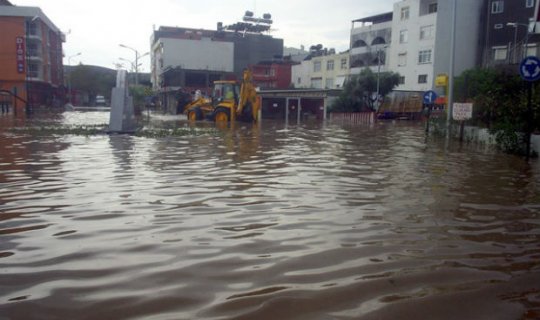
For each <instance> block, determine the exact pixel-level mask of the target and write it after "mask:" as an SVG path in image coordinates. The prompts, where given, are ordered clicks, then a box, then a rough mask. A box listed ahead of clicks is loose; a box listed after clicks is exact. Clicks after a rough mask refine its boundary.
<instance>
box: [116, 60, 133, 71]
mask: <svg viewBox="0 0 540 320" xmlns="http://www.w3.org/2000/svg"><path fill="white" fill-rule="evenodd" d="M118 60H122V61H125V62H129V64H130V65H131V71H135V70H136V67H135V62H133V61H131V60H128V59H124V58H121V57H120V58H118Z"/></svg>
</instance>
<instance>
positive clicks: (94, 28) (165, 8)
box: [10, 0, 399, 72]
mask: <svg viewBox="0 0 540 320" xmlns="http://www.w3.org/2000/svg"><path fill="white" fill-rule="evenodd" d="M10 1H11V3H13V4H14V5H18V6H36V7H40V8H41V9H42V10H43V12H44V13H45V14H46V15H47V16H48V17H49V19H51V20H52V21H53V23H54V24H55V25H56V26H57V27H58V28H60V29H61V30H62V31H63V32H64V33H66V34H67V41H66V43H64V53H65V55H66V57H65V59H64V64H68V59H67V57H69V56H73V55H75V54H77V53H78V52H81V55H80V56H78V57H73V58H71V64H78V63H79V62H82V63H83V64H89V65H99V66H103V67H108V68H114V63H117V62H122V61H120V60H119V58H120V57H122V58H124V59H128V60H132V61H133V60H135V53H134V52H133V51H131V50H128V49H125V48H121V47H120V46H119V44H125V45H127V46H130V47H132V48H134V49H136V50H138V51H139V53H140V54H143V53H146V52H148V51H149V50H150V36H151V35H152V31H153V30H154V27H155V28H156V29H157V28H159V27H160V26H178V27H187V28H201V29H210V30H215V29H216V24H217V22H218V21H221V22H223V23H224V25H228V24H232V23H234V22H237V21H240V20H241V19H242V17H243V15H244V12H245V11H246V10H250V11H253V12H254V13H255V16H257V17H259V16H262V15H263V14H264V13H270V14H271V15H272V19H273V21H274V24H273V31H272V32H271V35H272V36H274V37H276V38H281V39H283V40H284V44H285V46H287V47H295V48H299V47H300V45H304V46H305V47H306V48H309V46H311V45H314V44H322V45H323V46H324V47H327V48H335V49H336V51H338V52H339V51H344V50H347V48H348V46H349V35H350V29H351V21H352V20H354V19H358V18H363V17H367V16H371V15H375V14H380V13H384V12H389V11H392V9H393V3H394V2H397V1H399V0H335V1H328V0H324V1H322V0H320V1H319V0H311V1H309V0H288V1H283V0H190V1H188V0H151V1H143V0H91V1H77V0H10ZM142 63H143V65H142V67H141V71H145V72H148V71H149V58H148V56H147V57H145V58H143V59H142ZM126 68H128V65H127V63H126Z"/></svg>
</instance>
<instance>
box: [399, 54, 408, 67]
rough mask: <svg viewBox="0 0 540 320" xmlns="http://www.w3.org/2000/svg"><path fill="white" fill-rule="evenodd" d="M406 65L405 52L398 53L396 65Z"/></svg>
mask: <svg viewBox="0 0 540 320" xmlns="http://www.w3.org/2000/svg"><path fill="white" fill-rule="evenodd" d="M406 65H407V53H406V52H405V53H400V54H398V67H404V66H406Z"/></svg>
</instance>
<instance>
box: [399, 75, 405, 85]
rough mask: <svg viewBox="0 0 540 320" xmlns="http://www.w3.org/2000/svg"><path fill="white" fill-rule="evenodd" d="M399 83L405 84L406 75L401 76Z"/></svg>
mask: <svg viewBox="0 0 540 320" xmlns="http://www.w3.org/2000/svg"><path fill="white" fill-rule="evenodd" d="M399 84H405V77H404V76H401V77H399Z"/></svg>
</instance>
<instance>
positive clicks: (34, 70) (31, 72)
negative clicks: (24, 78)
mask: <svg viewBox="0 0 540 320" xmlns="http://www.w3.org/2000/svg"><path fill="white" fill-rule="evenodd" d="M28 77H29V78H39V66H38V65H37V64H36V63H28Z"/></svg>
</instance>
